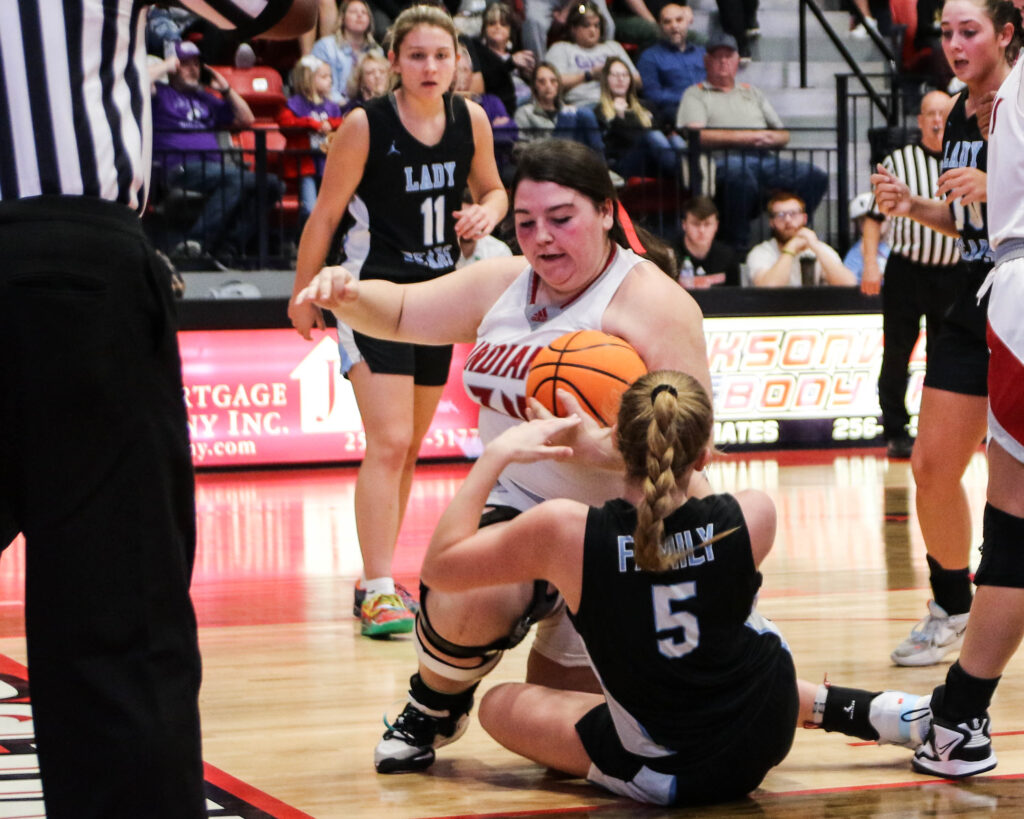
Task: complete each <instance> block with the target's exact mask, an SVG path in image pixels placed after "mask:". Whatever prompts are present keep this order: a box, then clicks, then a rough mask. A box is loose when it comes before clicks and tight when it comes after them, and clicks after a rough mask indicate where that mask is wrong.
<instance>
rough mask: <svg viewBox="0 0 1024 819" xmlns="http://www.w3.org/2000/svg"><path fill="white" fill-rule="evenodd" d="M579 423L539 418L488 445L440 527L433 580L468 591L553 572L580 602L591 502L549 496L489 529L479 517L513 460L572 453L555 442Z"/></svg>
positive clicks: (426, 573)
mask: <svg viewBox="0 0 1024 819" xmlns="http://www.w3.org/2000/svg"><path fill="white" fill-rule="evenodd" d="M579 423H580V419H579V417H578V416H570V417H568V418H544V419H536V420H533V421H529V422H527V423H524V424H519V425H518V426H515V427H511V428H510V429H508V430H506V431H505V432H503V433H502V434H501V435H499V436H498V437H497V438H495V439H494V440H493V441H492V442H491V443H490V444H488V446H487V448H486V449H485V450H484V453H483V455H481V456H480V458H479V459H478V460H477V462H476V463H475V464H474V465H473V468H472V469H471V470H470V472H469V475H468V476H467V477H466V480H465V482H464V483H463V484H462V486H461V487H460V489H459V491H458V492H457V493H456V494H455V497H454V498H453V499H452V502H451V503H450V504H449V506H448V508H447V509H446V510H445V512H444V514H443V515H442V516H441V520H440V521H439V522H438V524H437V527H436V528H435V530H434V535H433V537H432V538H431V540H430V548H429V549H428V550H427V555H426V557H425V558H424V560H423V568H422V570H421V577H422V579H423V582H424V583H425V584H426V585H428V586H429V587H430V588H432V589H438V590H441V591H461V590H465V589H471V588H476V587H478V586H491V585H498V584H502V583H512V582H522V581H527V580H533V579H536V578H546V579H548V580H550V581H551V582H552V583H554V584H555V585H556V586H557V587H558V588H559V590H560V591H561V592H562V593H563V595H564V596H565V597H566V601H567V602H569V604H570V607H574V606H573V604H574V603H576V604H578V602H579V576H580V567H581V563H582V549H583V532H584V529H585V527H586V518H587V507H586V506H585V505H584V504H581V503H577V502H575V501H568V500H556V501H546V502H544V503H542V504H540V505H539V506H536V507H534V508H533V509H530V510H529V511H527V512H524V513H523V514H521V515H519V516H518V517H516V518H514V519H513V520H512V521H510V522H509V523H507V524H504V525H502V524H496V525H493V526H487V527H485V528H484V529H478V528H477V524H478V521H479V520H480V513H481V512H482V511H483V509H484V506H485V504H486V502H487V495H488V493H489V492H490V490H491V488H492V487H493V486H494V482H495V481H496V480H497V479H498V476H499V475H500V474H501V472H502V470H503V469H504V468H505V467H506V466H508V465H509V464H510V463H531V462H534V461H539V460H546V459H552V458H554V459H559V460H560V459H563V458H567V457H569V455H571V454H572V450H571V449H570V448H569V447H567V446H561V445H557V444H555V445H552V444H549V443H548V442H549V441H550V440H552V439H556V438H559V436H561V435H562V434H563V433H565V432H566V431H568V430H570V429H571V428H573V427H575V426H577V425H578V424H579Z"/></svg>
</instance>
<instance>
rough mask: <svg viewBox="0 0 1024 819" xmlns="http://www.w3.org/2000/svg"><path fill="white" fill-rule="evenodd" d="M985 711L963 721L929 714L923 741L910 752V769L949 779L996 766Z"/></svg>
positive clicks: (977, 772) (981, 771)
mask: <svg viewBox="0 0 1024 819" xmlns="http://www.w3.org/2000/svg"><path fill="white" fill-rule="evenodd" d="M988 725H989V722H988V713H985V714H982V715H981V716H980V717H976V718H974V719H969V720H967V721H966V722H960V723H953V722H949V721H947V720H944V719H942V718H941V717H933V718H932V727H931V729H930V730H929V731H928V737H927V739H926V740H925V743H924V744H923V745H922V746H921V747H920V748H918V749H917V752H916V753H915V754H914V762H913V765H914V770H915V771H917V772H918V773H924V774H931V775H932V776H941V777H945V778H949V779H960V778H961V777H964V776H974V774H979V773H984V772H985V771H991V770H992V769H993V768H994V767H995V766H996V755H995V753H993V751H992V738H991V737H990V736H989V732H988Z"/></svg>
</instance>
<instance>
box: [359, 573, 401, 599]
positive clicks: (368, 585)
mask: <svg viewBox="0 0 1024 819" xmlns="http://www.w3.org/2000/svg"><path fill="white" fill-rule="evenodd" d="M363 588H364V589H366V596H367V597H373V596H374V595H375V594H394V593H395V581H394V580H392V579H391V578H390V577H374V578H369V579H366V580H364V581H363Z"/></svg>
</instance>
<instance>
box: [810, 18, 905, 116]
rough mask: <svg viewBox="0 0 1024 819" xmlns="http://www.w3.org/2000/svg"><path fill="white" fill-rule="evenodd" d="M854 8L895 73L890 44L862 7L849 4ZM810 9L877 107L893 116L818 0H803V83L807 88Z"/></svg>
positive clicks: (890, 68)
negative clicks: (872, 23) (875, 27)
mask: <svg viewBox="0 0 1024 819" xmlns="http://www.w3.org/2000/svg"><path fill="white" fill-rule="evenodd" d="M850 7H851V8H852V9H853V12H852V13H853V14H854V15H855V17H856V18H857V19H858V20H859V21H860V24H861V25H863V26H864V29H865V30H866V31H867V32H868V35H869V36H870V37H871V41H872V42H873V43H874V44H875V45H876V46H877V47H878V49H879V50H880V51H881V52H882V55H883V57H884V58H885V60H886V64H887V66H888V68H889V72H890V73H895V72H896V70H897V63H896V55H895V54H893V51H892V49H891V48H890V47H889V44H888V43H887V42H886V41H885V38H883V37H882V36H881V35H880V34H879V33H878V32H877V31H876V30H875V29H874V28H873V27H872V26H869V25H867V21H866V20H865V18H864V15H863V14H862V13H861V11H860V9H858V8H857V7H856V5H855V4H852V3H851V4H850ZM808 11H810V13H811V14H813V15H814V17H815V19H816V20H817V21H818V23H819V24H820V25H821V28H822V30H824V32H825V34H826V35H827V36H828V38H829V40H831V41H832V45H834V46H835V47H836V50H837V51H838V52H839V54H840V55H841V56H842V58H843V60H844V61H845V62H846V64H847V65H848V66H849V67H850V71H851V72H852V73H853V75H854V76H855V77H856V78H857V79H858V80H859V81H860V83H861V85H862V87H863V88H864V91H865V92H866V93H867V95H868V96H869V97H870V98H871V101H872V102H873V103H874V104H875V105H876V106H877V107H878V110H879V111H880V112H882V114H883V115H884V116H885V117H886V118H889V117H891V116H893V114H894V112H892V111H890V110H889V108H888V107H887V105H886V103H885V101H884V99H883V97H882V95H881V94H880V93H879V92H878V91H877V89H875V87H874V85H873V84H872V82H871V80H870V79H869V78H868V75H867V74H865V73H864V71H863V70H862V69H861V67H860V64H859V63H858V62H857V60H856V59H855V58H854V56H853V55H852V54H851V53H850V50H849V49H848V48H847V47H846V44H845V43H844V42H843V40H842V38H841V37H840V36H839V34H838V33H836V30H835V29H834V28H832V24H831V23H829V21H828V18H826V17H825V13H824V12H823V11H822V10H821V7H820V6H819V5H818V4H817V2H816V0H800V21H799V42H800V87H801V88H807V12H808Z"/></svg>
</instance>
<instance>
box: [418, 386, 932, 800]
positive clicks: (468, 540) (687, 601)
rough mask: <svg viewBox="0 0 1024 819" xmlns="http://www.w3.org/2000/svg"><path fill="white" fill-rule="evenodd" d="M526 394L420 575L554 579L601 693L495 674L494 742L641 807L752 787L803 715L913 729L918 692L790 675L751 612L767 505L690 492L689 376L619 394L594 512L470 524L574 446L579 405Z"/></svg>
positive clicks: (453, 583)
mask: <svg viewBox="0 0 1024 819" xmlns="http://www.w3.org/2000/svg"><path fill="white" fill-rule="evenodd" d="M531 403H532V408H533V414H534V420H533V421H530V422H528V423H525V424H521V425H519V426H516V427H510V428H509V429H507V430H506V431H505V432H503V433H502V434H501V435H499V436H498V437H497V438H495V439H494V440H493V441H491V443H490V444H489V445H488V446H487V448H486V449H485V450H484V453H483V455H482V456H481V457H480V459H479V460H478V461H477V462H476V464H475V465H474V466H473V469H472V470H471V471H470V474H469V476H468V477H467V479H466V482H465V483H464V484H463V486H462V487H461V489H460V490H459V492H458V493H457V494H456V496H455V498H454V499H453V500H452V503H451V505H450V506H449V507H448V509H447V510H446V511H445V513H444V515H442V517H441V520H440V522H439V523H438V526H437V529H436V531H435V533H434V536H433V538H432V540H431V544H430V548H429V550H428V553H427V556H426V559H425V560H424V563H423V582H424V583H425V584H427V585H429V586H430V587H431V588H432V589H435V588H436V589H444V590H450V591H455V590H466V589H471V588H475V587H478V586H488V585H494V584H500V583H511V582H522V581H524V580H528V579H533V578H537V577H543V578H547V579H548V581H549V582H551V583H553V584H554V585H555V586H557V587H558V590H559V591H560V592H561V594H562V597H563V598H564V600H565V605H566V606H567V608H568V612H569V616H570V618H571V619H572V621H573V624H574V625H575V627H576V629H577V631H578V632H579V633H580V636H581V637H582V638H583V641H584V643H585V644H586V647H587V652H588V654H589V657H590V661H591V665H592V666H593V668H594V671H595V672H596V674H597V676H598V679H599V681H600V683H601V688H602V691H603V694H592V693H585V692H581V691H564V690H555V689H551V688H546V687H544V686H540V685H531V684H529V683H505V684H503V685H499V686H497V687H496V688H494V689H492V690H491V691H489V692H488V693H487V694H486V695H485V696H484V698H483V701H482V703H481V706H480V722H481V724H482V725H483V726H484V728H485V729H486V730H487V731H488V733H490V734H491V735H492V736H493V737H494V738H495V739H497V740H498V742H500V743H501V744H502V745H504V746H506V747H507V748H509V749H511V750H513V751H515V752H517V753H520V754H522V755H524V756H526V757H528V758H530V759H532V760H535V761H537V762H539V763H541V764H542V765H547V766H549V767H552V768H556V769H558V770H561V771H565V772H567V773H571V774H575V775H577V776H585V777H587V778H588V779H589V780H591V781H592V782H594V783H596V784H599V785H602V786H604V787H606V788H608V789H609V790H611V791H614V792H615V793H619V794H622V795H625V796H629V797H631V798H633V799H637V800H639V801H644V802H654V803H657V804H694V803H702V802H723V801H729V800H732V799H738V798H740V797H742V796H744V795H745V794H747V793H749V792H750V791H751V790H753V789H754V788H756V787H757V786H758V784H759V783H760V782H761V780H762V779H763V778H764V776H765V774H766V773H767V772H768V770H769V769H770V768H771V767H773V766H774V765H777V764H778V763H779V762H781V761H782V760H783V759H784V758H785V756H786V754H787V753H788V751H789V748H790V745H791V744H792V741H793V735H794V732H795V729H796V726H797V724H798V722H801V723H809V724H810V727H813V726H816V725H818V724H821V725H822V726H823V727H825V729H826V730H839V731H842V732H843V733H847V734H850V735H852V736H858V737H861V738H865V739H873V740H876V741H879V742H893V743H896V744H913V745H916V744H917V743H919V742H920V741H921V739H922V737H923V734H924V731H925V730H926V729H927V723H928V721H929V720H928V719H927V717H928V709H927V706H926V703H924V702H922V701H921V699H922V698H918V697H911V696H909V695H904V694H899V693H898V692H886V693H881V694H873V693H871V692H867V691H860V690H856V689H846V688H839V687H838V686H832V687H826V686H815V685H813V684H811V683H807V682H804V681H797V679H796V673H795V671H794V667H793V660H792V657H791V656H790V652H789V648H788V646H787V645H786V644H785V642H784V641H783V640H782V638H781V636H780V634H779V633H778V631H777V629H776V628H775V627H774V625H773V624H772V623H771V622H770V621H769V620H766V619H765V618H763V617H762V616H761V615H760V614H758V613H757V612H756V611H755V610H754V604H755V602H756V596H757V592H758V589H759V588H760V586H761V574H760V572H759V571H758V566H759V564H760V563H761V561H762V560H763V559H764V558H765V556H767V554H768V552H769V550H770V549H771V546H772V540H773V538H774V535H775V507H774V505H773V504H772V502H771V500H770V499H769V498H768V496H767V495H765V494H764V493H763V492H759V491H756V490H743V491H740V492H737V493H736V494H735V495H730V494H719V495H707V496H704V497H693V496H689V495H688V492H687V486H688V484H689V480H690V477H691V475H692V474H693V472H694V470H701V469H703V467H704V465H705V464H706V463H707V461H708V458H709V457H710V454H711V446H710V437H711V430H712V411H711V402H710V400H709V398H708V395H707V393H706V392H705V391H704V389H703V388H702V387H701V386H700V384H699V382H698V381H697V380H696V379H694V378H693V377H691V376H689V375H686V374H684V373H680V372H674V371H670V370H661V371H655V372H652V373H648V374H646V375H644V376H641V377H640V378H639V379H638V380H637V381H636V383H634V384H633V385H632V386H631V387H630V388H629V389H628V390H627V391H626V392H625V394H624V395H623V396H622V402H621V406H620V409H619V414H618V424H617V426H616V428H615V435H616V445H617V448H618V450H619V452H620V453H621V455H622V458H623V460H624V462H625V471H626V491H625V493H624V497H623V498H621V499H618V500H612V501H609V502H608V503H606V504H605V505H604V506H603V507H599V508H598V507H588V506H587V505H586V504H583V503H579V502H578V501H573V500H567V499H562V500H550V501H545V502H543V503H541V504H539V505H538V506H535V507H533V508H532V509H529V510H527V511H525V512H523V513H521V514H520V515H518V516H517V517H515V518H513V519H512V520H510V521H509V522H507V523H503V524H492V525H489V526H486V527H485V528H481V529H478V528H477V521H478V520H479V518H480V514H481V512H482V511H483V509H484V505H485V503H486V500H487V495H488V492H489V491H490V488H491V486H492V485H493V483H494V481H495V479H496V478H497V476H498V474H499V473H500V472H501V471H502V470H503V469H504V468H505V467H506V466H507V465H508V464H509V463H512V462H519V463H532V462H535V461H539V460H542V459H547V458H566V457H569V456H570V455H571V454H572V450H571V448H569V447H567V446H562V445H560V442H561V441H565V440H566V437H565V434H566V433H568V432H570V431H571V430H572V429H573V428H574V427H575V426H576V425H578V424H579V423H580V420H579V417H578V416H576V415H572V416H569V417H568V418H554V417H552V416H551V415H550V414H549V413H547V412H546V411H544V410H543V409H542V408H541V407H540V405H539V404H537V403H536V401H534V400H532V399H531ZM569 406H572V405H571V404H570V405H569ZM851 706H852V707H851Z"/></svg>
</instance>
